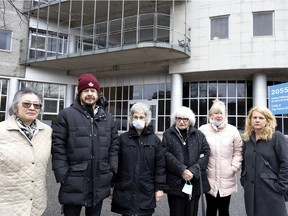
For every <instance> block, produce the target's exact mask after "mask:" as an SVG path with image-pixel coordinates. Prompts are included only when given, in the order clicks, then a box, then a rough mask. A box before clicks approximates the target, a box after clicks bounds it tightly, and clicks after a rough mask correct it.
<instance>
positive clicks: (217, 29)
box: [210, 15, 229, 40]
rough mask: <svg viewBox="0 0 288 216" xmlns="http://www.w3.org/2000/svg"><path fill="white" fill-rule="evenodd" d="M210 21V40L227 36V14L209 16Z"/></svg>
mask: <svg viewBox="0 0 288 216" xmlns="http://www.w3.org/2000/svg"><path fill="white" fill-rule="evenodd" d="M210 21H211V26H210V27H211V38H210V39H211V40H214V39H225V38H228V37H229V36H228V34H229V23H228V22H229V16H228V15H225V16H218V17H210Z"/></svg>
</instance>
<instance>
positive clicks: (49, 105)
mask: <svg viewBox="0 0 288 216" xmlns="http://www.w3.org/2000/svg"><path fill="white" fill-rule="evenodd" d="M57 103H58V101H57V100H44V112H49V113H57V108H58V106H57Z"/></svg>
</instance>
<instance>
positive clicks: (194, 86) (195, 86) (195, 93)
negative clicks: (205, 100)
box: [191, 82, 198, 98]
mask: <svg viewBox="0 0 288 216" xmlns="http://www.w3.org/2000/svg"><path fill="white" fill-rule="evenodd" d="M191 97H192V98H193V97H198V82H191Z"/></svg>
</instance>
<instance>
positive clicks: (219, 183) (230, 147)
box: [199, 123, 243, 197]
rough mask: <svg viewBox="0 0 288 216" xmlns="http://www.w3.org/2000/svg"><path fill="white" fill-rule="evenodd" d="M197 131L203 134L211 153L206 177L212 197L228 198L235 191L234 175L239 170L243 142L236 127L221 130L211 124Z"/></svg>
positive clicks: (225, 127)
mask: <svg viewBox="0 0 288 216" xmlns="http://www.w3.org/2000/svg"><path fill="white" fill-rule="evenodd" d="M199 130H200V131H201V132H202V133H204V135H205V137H206V139H207V142H208V144H209V146H210V149H211V152H210V157H209V163H208V166H207V171H206V172H207V176H208V180H209V184H210V186H211V190H210V191H209V192H208V193H209V194H211V195H213V196H214V197H216V196H217V193H218V192H219V195H220V197H225V196H229V195H231V194H232V193H234V192H236V191H237V179H236V173H237V172H238V171H239V169H240V168H241V163H242V159H243V158H242V146H243V142H242V140H241V136H240V134H239V132H238V130H237V128H236V127H234V126H233V125H230V124H226V123H225V124H224V125H222V127H221V129H219V130H217V128H215V127H212V126H211V124H206V125H202V126H201V127H200V128H199Z"/></svg>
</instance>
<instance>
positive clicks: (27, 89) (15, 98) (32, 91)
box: [9, 88, 42, 115]
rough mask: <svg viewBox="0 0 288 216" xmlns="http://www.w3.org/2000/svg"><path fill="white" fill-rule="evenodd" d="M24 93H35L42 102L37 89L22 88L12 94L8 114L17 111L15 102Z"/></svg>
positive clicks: (17, 101)
mask: <svg viewBox="0 0 288 216" xmlns="http://www.w3.org/2000/svg"><path fill="white" fill-rule="evenodd" d="M26 94H35V95H36V96H37V97H38V98H39V101H40V104H42V96H41V95H40V94H39V93H38V92H37V91H35V90H33V89H29V88H23V89H20V90H19V91H17V92H16V94H15V95H14V98H13V101H12V104H11V106H10V108H9V115H13V114H16V113H17V111H18V107H17V104H18V103H19V101H20V99H21V98H22V96H23V95H26Z"/></svg>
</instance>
